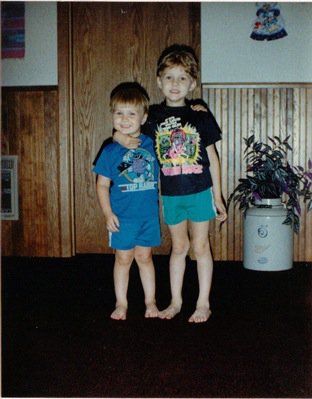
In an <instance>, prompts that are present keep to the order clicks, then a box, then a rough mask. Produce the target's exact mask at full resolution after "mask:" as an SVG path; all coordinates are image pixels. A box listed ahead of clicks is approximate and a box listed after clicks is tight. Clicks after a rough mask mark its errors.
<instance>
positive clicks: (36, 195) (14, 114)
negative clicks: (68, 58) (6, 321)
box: [2, 88, 62, 256]
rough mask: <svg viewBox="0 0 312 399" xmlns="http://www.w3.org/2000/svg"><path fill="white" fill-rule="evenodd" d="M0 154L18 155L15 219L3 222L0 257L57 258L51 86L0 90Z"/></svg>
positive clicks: (53, 94)
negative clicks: (0, 141) (0, 137)
mask: <svg viewBox="0 0 312 399" xmlns="http://www.w3.org/2000/svg"><path fill="white" fill-rule="evenodd" d="M2 154H10V155H17V156H18V186H19V216H20V218H19V220H17V221H9V220H6V221H2V255H18V256H60V255H61V253H62V251H61V229H60V213H59V210H60V207H59V198H60V184H59V181H60V179H59V173H60V163H59V136H58V92H57V89H56V88H44V89H40V88H38V89H33V90H32V89H21V88H20V89H19V88H7V89H6V88H2Z"/></svg>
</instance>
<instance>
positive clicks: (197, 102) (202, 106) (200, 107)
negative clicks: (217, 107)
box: [190, 98, 208, 112]
mask: <svg viewBox="0 0 312 399" xmlns="http://www.w3.org/2000/svg"><path fill="white" fill-rule="evenodd" d="M190 106H191V108H192V110H193V111H204V112H208V105H207V104H206V103H205V101H204V100H202V99H201V98H196V99H194V100H191V101H190Z"/></svg>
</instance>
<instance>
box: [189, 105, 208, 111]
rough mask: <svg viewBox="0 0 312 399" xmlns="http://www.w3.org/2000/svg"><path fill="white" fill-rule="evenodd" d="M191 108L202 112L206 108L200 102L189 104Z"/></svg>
mask: <svg viewBox="0 0 312 399" xmlns="http://www.w3.org/2000/svg"><path fill="white" fill-rule="evenodd" d="M191 108H192V110H193V111H204V112H207V108H206V107H204V106H203V105H202V104H195V105H191Z"/></svg>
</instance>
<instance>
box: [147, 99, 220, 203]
mask: <svg viewBox="0 0 312 399" xmlns="http://www.w3.org/2000/svg"><path fill="white" fill-rule="evenodd" d="M143 132H144V133H145V134H147V135H148V136H150V137H151V138H153V140H154V141H155V150H156V155H157V158H158V162H159V164H160V168H161V173H160V182H161V193H162V195H170V196H175V195H187V194H195V193H198V192H201V191H204V190H206V189H208V188H209V187H211V186H212V180H211V175H210V171H209V165H210V164H209V159H208V154H207V151H206V147H207V146H209V145H211V144H215V143H216V142H217V141H218V140H220V139H221V130H220V127H219V126H218V124H217V122H216V120H215V118H214V116H213V115H212V113H211V112H210V111H209V110H208V112H202V111H193V110H192V109H191V108H190V106H189V105H186V106H183V107H168V106H166V105H165V103H162V104H156V105H152V106H151V107H150V110H149V116H148V120H147V122H146V123H145V125H144V126H143Z"/></svg>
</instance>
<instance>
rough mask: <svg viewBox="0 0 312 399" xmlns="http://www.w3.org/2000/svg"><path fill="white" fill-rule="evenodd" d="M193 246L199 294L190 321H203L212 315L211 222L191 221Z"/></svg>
mask: <svg viewBox="0 0 312 399" xmlns="http://www.w3.org/2000/svg"><path fill="white" fill-rule="evenodd" d="M191 230H192V248H193V252H194V255H195V257H196V261H197V274H198V283H199V296H198V300H197V304H196V310H195V312H194V313H193V314H192V316H191V317H190V318H189V321H190V322H193V323H202V322H205V321H207V320H208V318H209V316H210V315H211V311H210V303H209V295H210V289H211V282H212V272H213V259H212V255H211V250H210V244H209V238H208V234H209V222H191Z"/></svg>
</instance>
